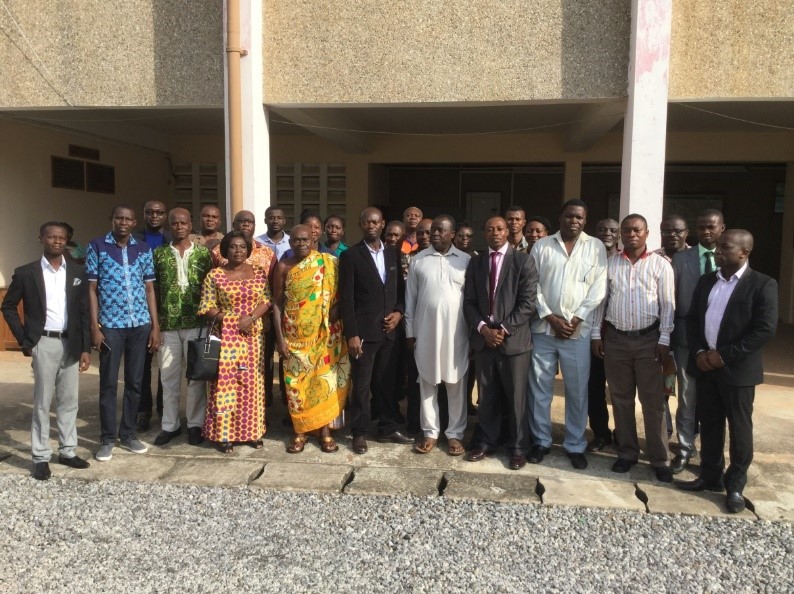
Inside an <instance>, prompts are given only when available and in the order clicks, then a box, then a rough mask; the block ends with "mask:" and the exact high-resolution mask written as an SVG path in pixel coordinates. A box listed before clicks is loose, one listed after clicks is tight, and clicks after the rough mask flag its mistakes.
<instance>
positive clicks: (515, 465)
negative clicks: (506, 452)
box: [510, 452, 527, 470]
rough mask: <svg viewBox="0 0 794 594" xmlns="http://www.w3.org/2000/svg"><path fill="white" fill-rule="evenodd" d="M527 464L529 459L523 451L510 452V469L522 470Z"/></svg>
mask: <svg viewBox="0 0 794 594" xmlns="http://www.w3.org/2000/svg"><path fill="white" fill-rule="evenodd" d="M526 465H527V459H526V457H524V454H522V453H521V452H513V453H512V454H510V470H521V469H522V468H524V466H526Z"/></svg>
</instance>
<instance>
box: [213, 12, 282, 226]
mask: <svg viewBox="0 0 794 594" xmlns="http://www.w3.org/2000/svg"><path fill="white" fill-rule="evenodd" d="M227 1H228V0H225V1H224V9H225V7H226V4H227ZM238 1H239V4H240V46H241V47H242V49H243V50H245V52H246V53H245V55H243V57H242V59H241V62H240V69H241V71H240V96H241V103H242V114H241V116H242V118H241V119H242V160H243V162H242V165H243V183H242V187H243V208H244V209H245V210H250V211H251V212H253V213H254V215H255V216H256V221H257V234H259V233H262V232H264V228H263V227H262V225H263V223H262V221H263V219H264V215H265V209H266V208H267V207H268V206H270V189H271V187H270V132H269V114H268V110H267V108H266V107H265V106H264V92H263V86H264V85H263V81H264V54H263V46H264V41H263V39H264V37H263V27H264V23H263V7H262V0H238ZM226 18H228V12H227V11H226V10H224V32H225V31H226V26H225V22H226ZM224 35H225V33H224ZM224 41H225V40H224ZM227 70H228V67H227V65H226V61H225V60H224V82H225V83H226V84H224V89H225V92H224V112H225V118H226V171H229V170H230V167H229V125H228V118H229V106H228V94H229V90H228V82H227V81H228V72H227ZM230 178H231V176H229V175H227V176H226V210H227V217H228V218H227V220H229V221H231V220H232V218H233V216H234V213H232V212H229V211H230V210H231V206H230V197H231V189H230Z"/></svg>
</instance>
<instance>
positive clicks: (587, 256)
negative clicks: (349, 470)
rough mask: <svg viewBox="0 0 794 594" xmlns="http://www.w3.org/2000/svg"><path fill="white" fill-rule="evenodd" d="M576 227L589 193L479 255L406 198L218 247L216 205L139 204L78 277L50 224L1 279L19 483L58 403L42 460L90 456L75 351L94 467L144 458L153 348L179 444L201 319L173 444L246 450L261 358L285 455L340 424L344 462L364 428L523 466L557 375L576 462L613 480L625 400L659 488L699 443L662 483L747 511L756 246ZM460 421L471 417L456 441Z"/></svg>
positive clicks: (256, 422) (280, 216)
mask: <svg viewBox="0 0 794 594" xmlns="http://www.w3.org/2000/svg"><path fill="white" fill-rule="evenodd" d="M587 214H588V213H587V205H586V204H585V203H584V202H583V201H581V200H569V201H567V202H566V203H565V204H564V205H563V207H562V210H561V213H560V216H559V231H557V232H556V233H553V234H552V233H551V231H552V229H551V223H550V222H549V221H548V220H546V219H545V218H543V217H539V216H538V217H529V218H527V217H526V214H525V212H524V210H523V208H521V207H510V208H508V210H507V211H506V213H505V216H504V217H501V216H494V217H492V218H490V219H489V220H488V221H486V222H485V224H484V227H483V234H484V240H485V243H486V245H487V251H486V250H483V251H482V252H481V253H477V252H476V251H474V250H473V249H472V240H473V238H474V237H475V230H474V229H472V228H471V227H470V226H469V225H468V224H466V223H464V224H461V225H457V224H456V222H455V220H454V219H453V218H452V217H451V216H449V215H440V216H437V217H435V218H433V219H428V218H424V216H423V213H422V212H421V210H420V209H419V208H416V207H410V208H408V209H407V210H406V211H405V213H404V215H403V220H402V221H392V222H389V223H388V224H387V222H386V221H385V220H384V217H383V213H382V212H381V211H380V210H379V209H377V208H373V207H370V208H366V209H364V210H363V211H362V212H361V214H360V216H359V220H358V227H359V229H360V231H361V234H362V235H363V239H362V240H361V241H360V242H359V243H357V244H355V245H351V246H348V245H346V244H345V243H344V242H343V238H344V221H343V220H342V219H341V218H340V217H338V216H331V217H328V218H327V219H326V220H325V221H323V220H321V219H320V218H319V217H318V216H317V215H316V214H313V213H304V214H303V215H302V216H301V219H300V224H298V225H296V226H295V227H293V228H292V229H291V230H290V233H287V232H286V231H285V229H284V227H285V225H286V218H285V216H284V212H283V211H282V210H281V209H279V208H276V207H270V208H268V209H267V211H266V212H265V223H266V226H267V232H266V233H265V234H263V235H260V236H258V237H257V236H255V235H254V231H255V227H256V218H255V216H254V214H253V213H251V212H249V211H241V212H238V213H236V214H235V216H234V219H233V221H232V231H231V232H230V233H228V234H225V235H224V234H222V233H221V232H220V231H219V227H220V221H221V216H220V211H218V209H217V208H215V207H212V206H207V207H205V208H204V209H203V210H202V212H201V225H200V231H199V232H198V233H195V234H194V233H193V222H192V220H191V215H190V213H189V212H188V211H187V210H185V209H182V208H174V209H172V210H171V211H170V212H167V211H166V208H165V206H164V205H163V204H162V203H161V202H159V201H150V202H147V203H146V204H145V205H144V219H145V224H144V228H143V230H142V231H141V232H138V233H136V232H134V229H135V227H136V224H137V220H136V214H135V212H134V211H133V209H131V208H129V207H127V206H118V207H116V208H114V209H113V212H112V216H111V230H110V232H109V233H107V234H106V235H105V236H103V237H100V238H97V239H95V240H93V241H91V242H90V243H89V245H88V248H87V252H86V262H85V267H84V268H83V266H82V265H80V264H78V263H77V262H76V261H74V260H73V259H70V258H69V257H68V255H67V250H68V248H67V241H68V233H69V231H70V229H69V227H68V225H66V224H65V223H60V222H49V223H45V224H44V225H42V226H41V229H40V241H41V244H42V246H43V256H42V258H41V259H40V260H37V261H35V262H32V263H30V264H28V265H25V266H22V267H20V268H18V269H17V270H16V271H15V273H14V277H13V280H12V283H11V286H10V287H9V290H8V293H7V295H6V298H5V300H4V301H3V305H2V311H3V314H4V315H5V317H6V320H7V322H8V325H9V327H10V328H11V330H12V332H13V333H14V335H15V337H16V338H17V340H18V342H19V344H20V345H21V346H22V348H23V351H24V352H25V354H29V355H31V356H32V357H33V361H32V365H33V370H34V413H33V423H32V451H33V461H34V477H35V478H37V479H41V480H45V479H46V478H48V477H49V476H50V470H49V466H48V462H49V460H50V457H51V455H52V452H51V450H50V445H49V410H50V406H51V400H52V397H53V395H55V397H56V401H57V423H58V436H59V444H60V448H59V456H58V462H59V463H61V464H66V465H68V466H71V467H74V468H85V467H87V466H88V464H89V463H88V462H87V461H86V460H83V459H81V458H79V457H78V456H77V455H76V451H75V448H76V445H77V435H76V429H75V426H76V413H77V383H78V374H79V372H80V371H84V370H85V369H87V368H88V366H89V363H90V358H89V353H90V350H91V348H93V349H95V350H97V351H98V352H99V361H100V363H99V365H100V369H99V375H100V394H99V409H100V420H101V435H100V444H99V448H98V450H97V451H96V453H95V458H96V460H98V461H108V460H110V459H111V458H112V453H113V449H114V447H115V445H116V440H117V438H118V440H119V441H120V445H121V447H123V448H125V449H127V450H129V451H131V452H135V453H145V452H146V451H147V449H148V447H147V446H146V445H145V444H144V443H143V442H141V441H140V440H139V439H138V436H137V431H139V430H144V429H146V428H148V426H149V422H150V419H151V415H152V407H153V398H152V393H151V370H152V361H153V358H154V356H155V355H156V356H157V359H158V367H159V380H158V385H159V386H161V390H162V391H161V394H160V393H159V390H158V399H157V400H158V404H157V406H158V410H160V411H161V412H160V416H161V424H162V426H161V431H160V433H159V434H158V435H157V437H156V438H155V440H154V443H155V445H157V446H163V445H165V444H167V443H169V442H170V441H171V440H172V439H174V438H175V437H177V436H178V435H180V434H181V432H182V426H181V422H180V418H179V402H180V390H181V382H182V378H183V377H184V375H185V360H186V354H187V344H188V342H189V341H191V340H195V339H196V338H197V337H198V336H199V332H200V330H201V328H202V327H203V326H207V327H208V328H209V330H208V331H212V332H214V333H215V334H216V335H217V339H219V340H220V359H219V365H218V375H217V379H215V380H212V381H210V382H208V383H209V385H208V386H207V385H205V382H200V381H193V380H191V381H188V383H187V401H186V416H187V434H188V441H189V443H190V444H193V445H198V444H200V443H202V441H203V440H205V439H206V440H209V441H211V442H213V443H215V444H216V446H217V447H218V448H219V449H220V450H221V451H222V452H225V453H229V452H232V451H233V449H234V447H235V446H237V445H241V444H246V445H249V446H250V447H254V448H261V447H262V445H263V442H262V439H263V436H264V434H265V431H266V427H267V423H266V414H265V409H266V407H267V406H270V405H271V404H272V403H273V400H274V397H273V396H274V387H273V384H274V376H275V373H276V370H275V368H274V364H273V360H274V353H275V352H278V354H279V370H278V372H279V375H280V382H279V383H280V385H281V396H282V400H283V402H284V403H285V404H286V406H287V408H288V410H289V413H290V420H291V422H292V428H293V431H294V436H293V438H292V439H291V440H290V442H289V444H288V445H287V451H288V452H290V453H295V454H297V453H300V452H302V451H303V449H304V447H305V445H306V443H307V441H308V439H309V438H310V437H316V438H317V439H318V440H319V445H320V449H321V450H322V451H323V452H334V451H337V450H338V448H339V446H338V444H337V443H336V441H335V439H334V435H333V432H334V430H338V429H340V428H342V427H346V428H347V429H348V430H349V431H350V433H351V435H352V444H351V447H352V450H353V451H354V452H355V453H356V454H364V453H366V452H367V449H368V448H367V435H368V432H369V429H370V425H371V423H372V420H373V419H376V420H377V424H376V426H377V429H376V438H377V439H378V441H381V442H390V443H398V444H413V448H414V450H415V451H416V452H417V453H418V454H427V453H429V452H431V451H432V450H433V449H434V448H435V447H436V446H437V445H438V443H439V440H440V437H441V434H442V433H444V435H445V437H446V450H447V453H448V454H449V455H451V456H462V455H464V454H465V456H466V459H467V460H469V461H471V462H478V461H480V460H482V459H484V458H485V457H486V456H488V455H490V454H491V453H492V452H495V451H497V450H498V449H500V448H502V447H504V448H505V449H506V450H507V452H508V454H509V466H510V468H511V469H514V470H518V469H520V468H522V467H523V466H524V465H525V464H526V463H527V462H530V463H536V464H539V463H541V462H542V461H543V459H544V457H545V456H546V455H547V454H548V453H549V452H550V450H551V446H552V422H551V404H552V397H553V386H554V379H555V376H556V375H557V373H558V370H559V371H560V372H561V374H562V381H563V384H564V390H565V427H564V437H563V442H562V448H563V450H564V451H565V452H566V454H567V455H568V457H569V458H570V462H571V464H572V466H573V467H574V468H576V469H584V468H586V467H587V465H588V461H587V456H586V452H595V451H602V450H604V448H606V447H607V446H609V445H610V444H613V443H614V445H615V447H616V450H617V458H616V460H615V462H614V464H613V466H612V470H613V471H614V472H619V473H623V472H628V471H629V470H630V469H631V467H632V466H633V465H635V464H636V463H637V461H638V459H639V455H640V444H639V441H638V438H637V428H636V421H635V395H636V396H637V398H638V399H639V402H640V405H641V407H642V414H643V422H644V428H645V438H646V442H645V443H646V448H645V449H646V454H647V456H648V458H649V460H650V463H651V466H652V467H653V470H654V474H655V476H656V478H657V479H658V480H660V481H663V482H672V480H673V475H674V474H677V473H679V472H682V471H683V470H684V469H685V468H686V467H687V466H688V465H689V463H690V461H691V460H692V458H693V457H694V456H695V455H696V454H697V451H696V446H695V441H696V435H697V434H698V432H699V434H700V441H701V452H700V457H701V464H700V475H699V477H698V478H697V479H696V480H694V481H688V482H679V483H677V485H678V486H679V487H680V488H682V489H685V490H690V491H699V490H704V489H709V490H720V491H721V490H722V489H723V488H725V489H727V492H728V495H727V498H726V506H727V508H728V510H729V511H731V512H738V511H741V509H743V508H744V499H743V497H742V490H743V488H744V486H745V483H746V480H747V469H748V467H749V465H750V462H751V460H752V455H753V450H752V419H751V415H752V403H753V398H754V387H755V385H757V384H758V383H761V382H762V381H763V374H762V368H761V348H762V346H763V345H764V344H765V343H766V342H768V341H769V340H770V339H771V338H772V337H773V336H774V334H775V328H776V324H777V284H776V282H775V281H774V280H773V279H771V278H769V277H767V276H765V275H763V274H760V273H758V272H756V271H754V270H751V269H750V268H749V266H748V259H749V255H750V253H751V251H752V248H753V238H752V235H751V234H750V233H749V232H747V231H744V230H740V229H732V230H727V231H726V230H725V225H724V222H723V218H722V214H721V213H720V212H719V211H716V210H707V211H704V212H703V213H701V214H700V216H699V217H698V218H697V236H698V237H697V239H698V244H697V245H696V246H694V247H691V248H690V247H689V246H688V244H687V241H686V240H687V236H688V232H689V230H688V228H687V222H686V220H685V219H684V218H682V217H680V216H678V215H668V216H665V217H664V219H663V221H662V223H661V229H660V231H661V236H662V248H661V249H660V250H657V251H649V250H648V248H647V245H646V242H647V239H648V237H649V235H650V229H649V228H648V224H647V221H646V219H645V218H644V217H643V216H642V215H639V214H630V215H628V216H626V217H625V218H624V219H623V220H622V221H621V222H620V223H618V222H617V221H613V220H611V219H605V220H602V221H599V222H598V223H597V224H596V226H595V229H596V235H595V236H590V235H588V234H587V233H585V231H584V229H585V226H586V224H587ZM323 232H324V233H325V240H324V241H323V240H322V236H323ZM619 244H621V245H622V249H619V247H618V246H619ZM20 301H22V302H23V307H24V314H25V315H24V322H23V321H22V320H21V319H20V317H19V315H18V313H17V305H18V304H19V302H20ZM122 356H123V358H124V394H123V398H122V414H121V421H120V424H117V412H116V407H117V401H118V399H117V382H118V374H119V368H120V363H121V359H122ZM472 365H473V367H472ZM673 374H675V375H677V379H678V389H677V396H678V407H677V413H676V419H675V420H676V431H677V434H678V452H677V454H676V455H675V457H673V459H672V462H671V460H670V446H669V434H668V423H670V422H671V420H670V419H669V416H670V415H669V408H668V407H667V396H669V392H670V391H671V390H670V387H671V384H670V382H671V380H670V379H669V378H668V380H667V386H668V389H667V390H666V389H665V376H666V375H667V376H671V375H673ZM475 380H476V384H477V386H478V389H477V395H478V397H477V402H476V407H475V403H474V401H473V399H472V393H473V386H474V384H475ZM672 383H673V384H674V383H675V382H674V381H673V382H672ZM606 385H608V386H609V394H610V397H611V402H612V411H613V422H614V430H610V429H609V413H608V409H607V403H606ZM403 397H405V398H406V399H407V406H406V413H405V415H403V413H402V412H401V409H400V406H399V402H400V399H401V398H403ZM472 413H476V415H477V424H476V426H475V428H474V433H473V436H472V438H471V440H470V442H469V443H468V444H464V432H465V430H466V426H467V416H468V415H469V414H472ZM588 418H589V422H590V427H591V430H592V432H593V439H592V440H591V441H590V442H589V443H588V442H587V440H586V439H585V432H586V429H587V425H588ZM726 422H727V424H728V426H729V428H730V442H731V445H730V453H731V460H730V466H729V467H728V469H727V471H726V470H725V460H724V456H723V448H724V441H725V424H726ZM403 423H405V429H402V425H403Z"/></svg>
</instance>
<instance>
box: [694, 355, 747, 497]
mask: <svg viewBox="0 0 794 594" xmlns="http://www.w3.org/2000/svg"><path fill="white" fill-rule="evenodd" d="M697 395H698V399H697V411H698V416H699V417H700V478H702V479H703V480H705V481H708V482H710V483H715V482H719V481H720V479H722V483H723V484H724V485H725V489H726V490H727V491H738V492H739V493H741V492H742V491H743V490H744V487H745V485H746V484H747V469H748V468H750V463H751V462H752V461H753V401H754V400H755V386H729V385H728V384H726V383H725V380H724V379H723V377H722V373H721V372H720V370H719V369H718V370H715V371H708V372H706V373H704V374H703V375H701V376H700V377H698V378H697ZM726 420H727V422H728V429H729V431H730V445H729V449H728V451H729V452H730V456H731V463H730V466H728V470H727V471H725V474H724V476H723V470H724V468H725V454H724V450H725V421H726Z"/></svg>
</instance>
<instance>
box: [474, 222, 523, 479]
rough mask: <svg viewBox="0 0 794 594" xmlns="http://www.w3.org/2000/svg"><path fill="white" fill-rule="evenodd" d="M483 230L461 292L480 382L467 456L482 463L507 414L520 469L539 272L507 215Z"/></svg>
mask: <svg viewBox="0 0 794 594" xmlns="http://www.w3.org/2000/svg"><path fill="white" fill-rule="evenodd" d="M484 231H485V241H486V243H487V244H488V253H487V254H486V253H483V254H479V255H477V256H474V257H473V258H472V259H471V261H470V262H469V265H468V268H467V269H466V285H465V288H464V295H463V311H464V315H465V317H466V322H467V324H468V325H469V328H470V331H471V337H470V343H471V347H472V349H474V360H475V365H476V369H477V380H478V381H479V385H480V393H479V403H478V404H479V409H478V422H477V427H476V429H475V432H474V438H473V440H472V448H471V449H470V451H469V453H468V455H467V458H466V459H467V460H469V461H471V462H478V461H480V460H482V459H483V458H485V456H486V455H487V454H489V453H490V452H492V451H494V450H496V449H497V448H498V447H499V444H500V442H501V440H500V433H501V429H502V417H503V415H506V416H507V421H508V422H507V428H508V436H507V442H506V447H507V450H508V451H509V452H510V462H509V464H510V468H511V469H513V470H518V469H520V468H522V467H523V466H524V465H525V464H526V455H527V453H528V449H529V446H530V439H529V419H528V417H527V377H528V374H529V365H530V355H531V349H532V332H531V329H530V326H529V318H530V317H531V316H532V314H533V313H534V312H535V300H536V297H537V285H538V271H537V268H536V267H535V262H534V260H533V259H532V258H530V257H529V255H528V254H526V253H523V252H518V251H516V250H515V249H514V248H513V247H511V246H510V245H509V244H508V243H507V236H508V229H507V222H506V221H505V219H503V218H502V217H493V218H491V219H489V220H488V221H487V222H486V223H485V227H484Z"/></svg>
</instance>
